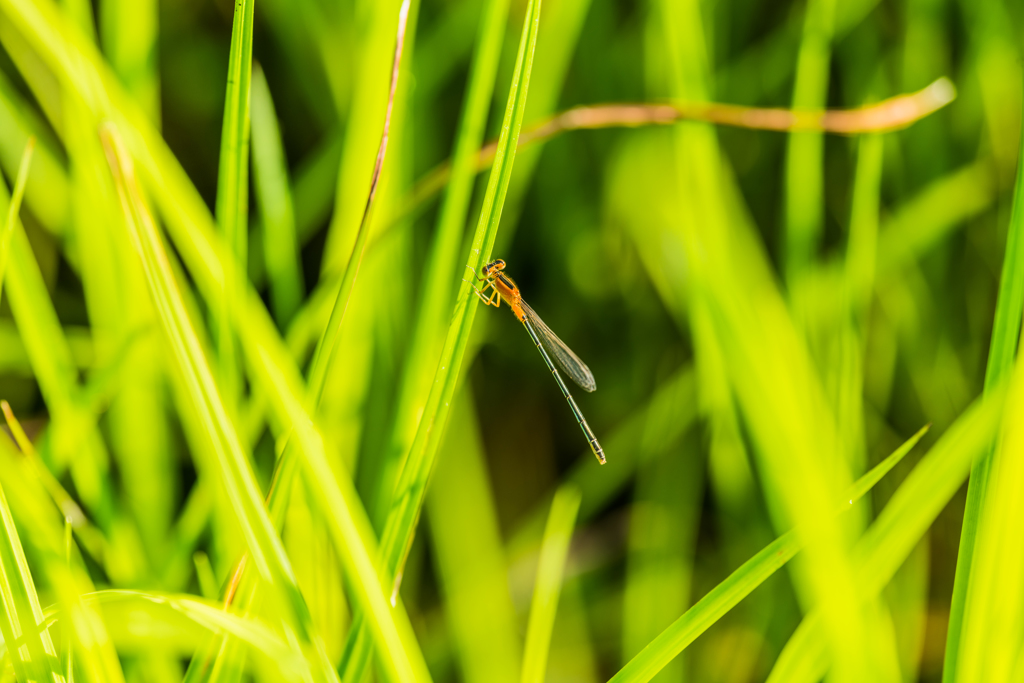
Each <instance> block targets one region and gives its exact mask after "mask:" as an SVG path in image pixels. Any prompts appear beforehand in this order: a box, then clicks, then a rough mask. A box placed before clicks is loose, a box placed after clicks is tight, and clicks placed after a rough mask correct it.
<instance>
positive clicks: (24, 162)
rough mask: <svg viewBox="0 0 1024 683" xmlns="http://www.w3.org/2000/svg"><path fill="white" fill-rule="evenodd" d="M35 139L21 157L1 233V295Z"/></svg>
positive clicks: (29, 140)
mask: <svg viewBox="0 0 1024 683" xmlns="http://www.w3.org/2000/svg"><path fill="white" fill-rule="evenodd" d="M35 146H36V142H35V138H29V139H28V144H27V145H25V151H24V152H23V153H22V155H21V164H20V165H19V166H18V177H17V179H16V180H15V181H14V193H13V194H12V195H11V201H10V204H9V205H8V206H7V220H6V221H5V222H4V226H3V233H0V295H2V294H3V291H4V273H5V271H6V270H7V258H8V254H9V253H10V249H11V237H12V236H13V235H14V224H15V223H16V222H17V220H18V212H19V211H21V198H22V197H23V196H24V195H25V183H26V182H27V181H28V170H29V167H30V166H31V164H32V150H33V149H35Z"/></svg>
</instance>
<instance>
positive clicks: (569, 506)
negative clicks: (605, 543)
mask: <svg viewBox="0 0 1024 683" xmlns="http://www.w3.org/2000/svg"><path fill="white" fill-rule="evenodd" d="M579 509H580V492H579V489H577V488H576V487H575V486H573V485H571V484H568V485H566V486H563V487H561V488H559V489H558V491H556V492H555V498H554V500H552V501H551V513H550V514H549V515H548V523H547V527H546V528H545V529H544V539H543V540H542V541H541V547H540V562H539V563H538V565H537V580H536V582H535V583H534V586H533V600H532V602H531V603H530V619H529V621H528V622H527V625H526V644H525V647H524V648H523V675H522V679H521V680H522V683H541V682H542V681H543V680H544V672H545V670H546V668H547V661H548V650H549V648H550V647H551V632H552V631H553V630H554V628H555V612H556V611H557V610H558V596H559V594H560V593H561V589H562V577H563V575H564V574H565V562H566V559H567V558H568V556H569V542H570V541H571V540H572V531H573V527H574V526H575V525H576V514H577V513H578V512H579Z"/></svg>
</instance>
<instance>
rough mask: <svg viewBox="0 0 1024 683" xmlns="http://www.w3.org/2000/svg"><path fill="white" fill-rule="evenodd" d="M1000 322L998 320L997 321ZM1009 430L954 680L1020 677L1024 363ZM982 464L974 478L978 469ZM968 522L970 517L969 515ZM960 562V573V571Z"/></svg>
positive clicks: (984, 512)
mask: <svg viewBox="0 0 1024 683" xmlns="http://www.w3.org/2000/svg"><path fill="white" fill-rule="evenodd" d="M997 324H998V323H997ZM1012 382H1013V384H1012V388H1011V390H1010V396H1009V397H1008V399H1007V406H1006V418H1005V420H1004V422H1003V433H1002V434H1001V438H1000V440H999V444H998V446H997V447H996V448H995V450H994V451H991V452H989V453H984V455H983V458H984V459H985V460H988V461H989V465H988V471H987V472H985V475H986V479H984V480H983V483H985V484H986V485H985V487H984V497H983V499H982V501H981V503H980V510H978V511H977V515H978V520H977V524H976V527H975V529H974V530H973V531H974V534H975V538H974V539H973V540H972V543H971V545H972V548H971V550H973V553H972V554H971V555H967V556H966V557H968V558H970V559H971V560H972V562H971V564H970V574H969V581H970V583H969V588H968V590H967V591H966V593H967V595H966V599H965V600H964V605H963V611H962V620H961V623H960V624H959V626H960V628H959V629H958V633H957V636H958V638H957V639H956V640H955V641H954V642H953V643H952V644H953V645H955V646H957V649H958V653H957V655H956V656H955V657H954V658H953V661H952V663H953V664H954V665H955V667H956V668H955V669H954V671H953V676H954V680H956V681H961V682H963V683H982V682H987V681H1011V680H1017V679H1018V678H1019V676H1020V662H1019V652H1020V643H1021V642H1022V640H1024V587H1022V586H1021V582H1020V577H1021V574H1022V572H1024V546H1022V545H1021V544H1020V543H1019V542H1018V541H1017V538H1016V537H1017V534H1018V532H1019V530H1020V529H1021V525H1022V524H1024V505H1022V503H1024V498H1022V497H1021V495H1020V491H1021V487H1022V486H1024V459H1022V458H1021V457H1020V454H1021V453H1022V452H1024V451H1022V448H1024V422H1022V421H1021V415H1022V414H1024V365H1021V364H1020V363H1018V364H1017V366H1016V369H1014V370H1013V380H1012ZM977 469H978V468H977V463H976V464H975V467H974V470H972V476H974V473H975V472H976V470H977ZM965 524H966V519H965ZM960 569H961V568H960V566H959V565H958V566H957V573H958V575H959V573H960Z"/></svg>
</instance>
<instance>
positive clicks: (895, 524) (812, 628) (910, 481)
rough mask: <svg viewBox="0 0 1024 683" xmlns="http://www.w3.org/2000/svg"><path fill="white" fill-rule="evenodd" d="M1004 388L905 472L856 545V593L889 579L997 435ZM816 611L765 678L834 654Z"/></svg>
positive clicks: (799, 673)
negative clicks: (830, 651)
mask: <svg viewBox="0 0 1024 683" xmlns="http://www.w3.org/2000/svg"><path fill="white" fill-rule="evenodd" d="M1004 394H1005V391H1003V390H1002V389H999V390H996V391H993V392H991V393H990V394H989V395H988V396H987V397H986V398H983V399H980V400H979V401H977V402H976V403H975V404H974V405H973V406H972V407H970V408H969V409H968V410H967V411H965V412H964V413H963V414H962V415H961V416H960V418H959V419H958V420H957V421H956V422H955V423H954V424H953V426H951V427H950V428H949V429H948V430H947V431H946V433H945V434H944V435H943V436H942V438H941V439H940V440H939V441H938V443H936V444H935V446H933V447H932V449H931V450H930V451H929V452H928V454H927V455H926V456H925V457H924V458H923V459H922V460H921V462H919V463H918V465H917V467H915V468H914V470H913V471H912V472H911V473H910V475H909V476H908V477H907V478H906V480H905V481H904V482H903V484H902V485H901V486H900V488H899V489H898V490H897V492H896V493H895V494H894V495H893V497H892V498H891V499H890V500H889V503H888V505H886V507H885V509H884V510H882V513H881V514H880V515H879V516H878V519H876V520H875V522H874V523H873V524H872V525H871V527H869V528H868V530H867V532H866V533H865V534H864V536H862V537H861V539H860V541H859V542H858V544H857V546H856V548H855V562H856V565H857V582H858V589H859V592H860V594H861V595H862V596H863V597H864V598H865V599H868V598H870V597H871V596H875V595H878V594H879V593H880V592H881V590H882V589H883V588H884V587H885V586H886V584H888V583H889V581H891V580H892V577H893V576H894V575H895V573H896V570H897V569H899V567H900V565H901V564H903V562H904V560H906V558H907V557H908V556H909V555H910V553H911V551H912V550H913V549H914V547H915V546H916V545H917V543H918V541H919V540H920V538H921V536H922V535H924V534H925V533H926V532H927V531H928V527H929V526H931V524H932V522H934V520H935V518H936V517H937V516H938V514H939V512H941V511H942V508H943V507H945V506H946V504H947V503H948V502H949V499H950V498H952V497H953V494H955V493H956V490H957V489H958V488H959V487H960V485H961V484H962V483H963V479H964V477H965V476H966V475H967V471H968V468H969V467H970V464H971V462H972V460H974V459H975V458H977V457H978V456H979V455H981V454H982V453H984V452H985V451H986V450H987V449H988V447H989V445H990V444H991V442H992V439H993V437H994V436H995V434H996V432H997V429H998V426H999V421H1000V418H1001V417H1002V414H1003V403H1004V398H1005V396H1004ZM820 622H821V619H820V613H819V612H818V611H817V610H816V611H814V612H812V613H811V614H809V615H808V616H807V617H806V618H805V624H806V625H802V626H801V628H800V629H798V631H797V634H796V635H795V636H794V638H793V639H791V641H790V642H789V643H787V645H786V647H785V648H784V649H783V652H782V654H780V655H779V658H778V660H777V661H776V663H775V668H774V669H773V670H772V674H771V676H770V677H769V680H770V681H772V683H775V681H787V682H788V681H804V682H805V683H810V682H812V681H816V680H820V679H821V678H822V677H823V676H824V675H825V674H826V672H827V669H828V667H829V665H830V663H831V662H832V658H831V657H830V656H829V653H828V651H827V649H826V641H825V636H824V630H823V628H822V627H821V623H820Z"/></svg>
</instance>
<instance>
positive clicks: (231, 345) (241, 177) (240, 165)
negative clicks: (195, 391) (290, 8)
mask: <svg viewBox="0 0 1024 683" xmlns="http://www.w3.org/2000/svg"><path fill="white" fill-rule="evenodd" d="M255 5H256V2H255V0H241V2H236V3H235V13H234V21H233V24H232V27H231V51H230V57H229V59H228V79H227V93H226V94H225V96H224V123H223V126H222V128H221V138H220V167H219V169H218V173H217V224H218V225H219V227H220V229H221V231H222V232H223V233H224V240H225V241H226V242H227V243H228V245H230V247H231V252H232V254H233V255H234V258H235V261H236V263H238V265H239V268H241V269H242V272H245V265H246V263H247V262H248V254H249V220H248V219H249V90H250V83H251V81H252V27H253V9H254V7H255ZM233 285H234V283H232V282H230V281H228V280H225V282H224V290H223V292H222V294H221V296H222V299H221V300H220V301H219V302H218V311H217V317H216V320H217V350H218V353H219V356H220V357H219V359H218V360H219V362H220V369H221V372H220V375H221V382H222V387H223V391H224V393H225V399H226V400H227V405H228V409H229V414H231V413H233V412H234V410H235V403H236V402H237V401H238V400H239V397H240V391H241V384H240V379H239V377H238V369H237V367H236V363H237V361H236V357H235V351H234V349H235V342H234V338H233V337H234V331H233V330H232V329H231V317H232V314H231V311H230V309H231V308H236V307H238V306H241V305H244V304H243V303H242V302H243V299H242V297H243V296H244V292H241V291H235V290H234V287H233Z"/></svg>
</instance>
